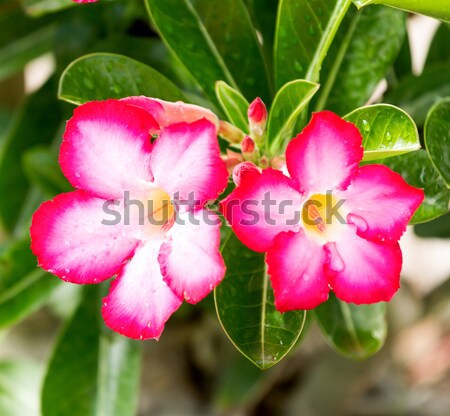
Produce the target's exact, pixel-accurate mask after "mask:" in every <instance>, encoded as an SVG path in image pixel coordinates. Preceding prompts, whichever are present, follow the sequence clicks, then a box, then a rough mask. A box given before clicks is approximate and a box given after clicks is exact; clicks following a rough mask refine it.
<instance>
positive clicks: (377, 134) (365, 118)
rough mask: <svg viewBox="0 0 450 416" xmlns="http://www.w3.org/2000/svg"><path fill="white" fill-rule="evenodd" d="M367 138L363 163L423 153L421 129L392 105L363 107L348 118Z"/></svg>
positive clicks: (364, 137)
mask: <svg viewBox="0 0 450 416" xmlns="http://www.w3.org/2000/svg"><path fill="white" fill-rule="evenodd" d="M344 119H345V120H347V121H350V122H351V123H353V124H355V125H356V127H358V129H359V131H360V132H361V135H362V137H363V146H364V158H363V160H365V161H369V160H375V159H380V158H387V157H391V156H397V155H401V154H404V153H408V152H412V151H415V150H418V149H420V140H419V133H418V131H417V127H416V125H415V123H414V121H413V120H412V118H411V117H410V116H409V115H408V114H407V113H405V112H404V111H403V110H401V109H400V108H397V107H394V106H392V105H388V104H375V105H369V106H367V107H361V108H358V109H356V110H354V111H352V112H351V113H350V114H347V115H346V116H345V117H344Z"/></svg>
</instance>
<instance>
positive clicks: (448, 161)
mask: <svg viewBox="0 0 450 416" xmlns="http://www.w3.org/2000/svg"><path fill="white" fill-rule="evenodd" d="M424 136H425V147H426V149H427V151H428V154H429V155H430V159H431V161H432V162H433V164H434V167H435V168H436V169H437V171H438V172H439V173H440V174H441V176H442V178H443V179H444V181H445V183H446V184H447V187H449V188H450V97H448V98H446V99H444V100H442V101H439V102H438V103H436V104H435V105H434V106H433V108H432V109H431V110H430V112H429V113H428V117H427V120H426V122H425V129H424Z"/></svg>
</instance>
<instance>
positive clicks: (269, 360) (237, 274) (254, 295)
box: [214, 230, 306, 369]
mask: <svg viewBox="0 0 450 416" xmlns="http://www.w3.org/2000/svg"><path fill="white" fill-rule="evenodd" d="M228 231H229V234H228V237H227V239H226V240H225V242H224V243H223V249H222V250H223V251H222V254H223V257H224V260H225V264H226V265H227V275H226V276H225V279H224V281H223V282H222V283H221V284H220V285H219V286H218V287H217V288H216V289H215V292H214V295H215V302H216V310H217V315H218V317H219V320H220V322H221V324H222V326H223V328H224V330H225V332H226V334H227V335H228V337H229V338H230V340H231V342H232V343H233V344H234V345H235V346H236V348H237V349H238V350H239V351H240V352H241V353H242V354H243V355H245V356H246V357H247V358H248V359H249V360H250V361H252V362H253V363H254V364H255V365H257V366H258V367H259V368H261V369H266V368H269V367H271V366H273V365H274V364H276V363H277V362H279V361H280V360H281V359H282V358H283V357H284V356H285V355H286V354H287V353H288V352H289V351H290V350H291V349H292V347H293V346H294V344H295V343H296V341H297V339H298V337H299V336H300V333H301V332H302V329H303V325H304V321H305V316H306V313H305V312H304V311H293V312H286V313H284V314H281V313H280V312H278V311H277V310H276V309H275V306H274V303H273V302H274V298H273V291H272V289H271V287H270V282H269V278H268V275H267V270H266V264H265V262H264V255H263V254H261V253H255V252H254V251H252V250H250V249H248V248H247V247H245V246H244V245H243V244H242V243H241V242H240V241H239V240H238V239H237V237H236V236H235V235H234V234H233V233H231V231H230V230H228Z"/></svg>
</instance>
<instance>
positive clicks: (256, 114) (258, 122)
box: [247, 97, 267, 137]
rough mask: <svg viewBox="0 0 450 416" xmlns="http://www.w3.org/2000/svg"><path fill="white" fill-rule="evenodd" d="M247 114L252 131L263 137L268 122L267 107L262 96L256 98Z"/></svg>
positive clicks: (255, 134)
mask: <svg viewBox="0 0 450 416" xmlns="http://www.w3.org/2000/svg"><path fill="white" fill-rule="evenodd" d="M247 114H248V121H249V123H250V132H251V133H252V134H253V135H254V136H255V137H261V136H262V135H263V134H264V130H265V129H266V124H267V108H266V106H265V104H264V103H263V102H262V100H261V98H259V97H258V98H256V99H255V100H254V101H253V102H252V103H251V104H250V106H249V107H248V113H247Z"/></svg>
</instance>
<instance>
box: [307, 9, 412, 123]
mask: <svg viewBox="0 0 450 416" xmlns="http://www.w3.org/2000/svg"><path fill="white" fill-rule="evenodd" d="M348 15H349V16H348V18H346V19H344V22H343V24H342V25H341V29H344V27H345V28H346V31H345V34H344V36H343V39H342V41H340V42H339V40H340V39H338V36H337V37H336V39H335V41H334V42H333V44H332V47H331V49H330V51H329V52H330V53H329V55H328V56H327V59H326V60H325V63H324V69H323V71H325V72H326V73H327V74H328V76H327V77H325V78H324V80H325V82H324V84H323V87H322V88H321V90H320V91H319V94H320V95H319V99H318V102H317V105H316V108H315V110H316V111H320V110H322V109H323V108H327V109H328V110H331V111H334V112H335V113H338V114H341V115H343V114H346V113H348V112H349V111H351V110H352V109H354V108H356V107H359V106H362V105H364V104H365V103H366V102H367V101H368V100H369V98H370V97H371V96H372V94H373V91H374V90H375V88H376V86H377V85H378V83H379V82H380V81H381V80H382V79H383V78H384V77H385V75H386V73H387V71H388V70H389V68H390V67H391V66H392V64H393V62H394V60H395V58H396V57H397V55H398V53H399V51H400V48H401V46H402V42H403V39H404V38H405V34H406V13H404V12H401V11H399V10H395V9H391V8H388V7H383V6H374V7H368V8H367V9H363V10H362V11H360V12H358V11H355V10H351V13H349V14H348ZM337 41H338V42H337Z"/></svg>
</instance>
